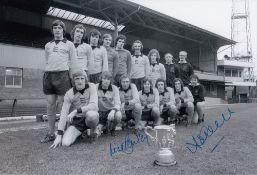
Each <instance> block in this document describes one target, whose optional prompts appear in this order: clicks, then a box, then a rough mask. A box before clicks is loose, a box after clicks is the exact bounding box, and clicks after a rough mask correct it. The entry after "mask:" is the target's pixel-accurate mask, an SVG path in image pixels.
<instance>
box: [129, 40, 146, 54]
mask: <svg viewBox="0 0 257 175" xmlns="http://www.w3.org/2000/svg"><path fill="white" fill-rule="evenodd" d="M135 43H140V44H141V48H140V51H141V52H142V51H143V49H144V46H143V43H142V42H141V41H140V40H136V41H134V42H133V44H132V47H131V50H132V52H135V48H134V44H135Z"/></svg>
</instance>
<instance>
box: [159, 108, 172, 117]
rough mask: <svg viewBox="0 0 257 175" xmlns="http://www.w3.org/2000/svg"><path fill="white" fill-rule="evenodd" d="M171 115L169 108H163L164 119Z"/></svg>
mask: <svg viewBox="0 0 257 175" xmlns="http://www.w3.org/2000/svg"><path fill="white" fill-rule="evenodd" d="M169 116H170V111H169V108H163V110H162V114H161V118H163V119H164V120H167V119H168V117H169Z"/></svg>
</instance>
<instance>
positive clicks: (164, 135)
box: [145, 124, 177, 166]
mask: <svg viewBox="0 0 257 175" xmlns="http://www.w3.org/2000/svg"><path fill="white" fill-rule="evenodd" d="M153 130H154V134H155V136H154V137H153V136H151V135H150V134H149V133H148V132H147V129H146V130H145V133H146V135H148V136H149V137H150V138H151V139H152V140H153V141H154V142H155V145H157V146H158V148H159V150H158V152H157V154H156V159H155V161H154V163H155V164H156V165H160V166H172V165H176V164H177V162H176V160H175V156H174V154H173V152H172V151H171V147H173V146H174V137H175V134H176V131H175V124H171V125H169V126H168V125H160V126H156V127H154V129H153Z"/></svg>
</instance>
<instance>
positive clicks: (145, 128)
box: [144, 126, 156, 141]
mask: <svg viewBox="0 0 257 175" xmlns="http://www.w3.org/2000/svg"><path fill="white" fill-rule="evenodd" d="M148 129H151V130H153V131H154V129H153V128H152V127H150V126H147V127H144V131H145V134H146V135H147V136H149V137H150V138H151V139H152V140H153V141H155V140H156V138H155V137H153V136H152V135H151V134H150V133H148V132H147V130H148Z"/></svg>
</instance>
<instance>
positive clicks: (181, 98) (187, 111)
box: [174, 78, 194, 125]
mask: <svg viewBox="0 0 257 175" xmlns="http://www.w3.org/2000/svg"><path fill="white" fill-rule="evenodd" d="M174 97H175V102H176V107H177V109H178V111H179V114H180V116H183V115H187V116H188V117H187V124H188V125H191V123H192V119H193V114H194V104H193V102H194V98H193V96H192V93H191V92H190V90H189V89H188V87H186V86H184V84H183V82H182V80H181V79H180V78H175V79H174Z"/></svg>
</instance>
